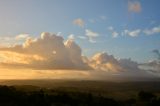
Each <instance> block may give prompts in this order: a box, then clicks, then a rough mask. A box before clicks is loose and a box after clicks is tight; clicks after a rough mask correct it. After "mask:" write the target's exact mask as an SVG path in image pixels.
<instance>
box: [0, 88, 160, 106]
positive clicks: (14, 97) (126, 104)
mask: <svg viewBox="0 0 160 106" xmlns="http://www.w3.org/2000/svg"><path fill="white" fill-rule="evenodd" d="M25 87H29V86H25ZM31 88H32V86H31ZM136 95H137V96H136V97H133V98H126V99H123V100H117V99H114V98H110V97H107V96H102V95H100V94H99V95H97V94H96V95H95V94H93V93H87V92H79V91H76V92H75V91H68V90H56V89H47V88H43V89H42V88H38V87H37V88H36V89H34V90H26V89H25V90H24V89H22V87H15V86H0V106H160V97H159V96H157V95H155V94H153V93H150V92H145V91H139V92H138V93H137V94H136ZM122 98H123V97H122Z"/></svg>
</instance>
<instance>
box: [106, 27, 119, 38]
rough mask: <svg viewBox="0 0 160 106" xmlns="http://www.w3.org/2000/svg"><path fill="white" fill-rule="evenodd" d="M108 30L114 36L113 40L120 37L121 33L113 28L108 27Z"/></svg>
mask: <svg viewBox="0 0 160 106" xmlns="http://www.w3.org/2000/svg"><path fill="white" fill-rule="evenodd" d="M108 30H109V31H110V32H111V35H112V37H113V38H117V37H118V35H119V33H118V32H117V31H115V30H114V28H113V27H112V26H110V27H108Z"/></svg>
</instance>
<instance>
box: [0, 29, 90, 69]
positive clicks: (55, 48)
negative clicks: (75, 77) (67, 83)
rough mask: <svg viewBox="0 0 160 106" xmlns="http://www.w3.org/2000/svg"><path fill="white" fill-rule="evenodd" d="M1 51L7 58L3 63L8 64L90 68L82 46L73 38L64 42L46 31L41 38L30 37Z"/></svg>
mask: <svg viewBox="0 0 160 106" xmlns="http://www.w3.org/2000/svg"><path fill="white" fill-rule="evenodd" d="M0 52H1V55H0V56H1V58H3V60H5V61H3V62H2V63H3V65H7V66H13V64H14V65H17V66H23V67H28V68H35V69H89V66H87V64H85V63H83V61H82V56H81V48H80V47H79V46H78V45H77V44H76V43H75V42H74V41H73V40H68V41H66V42H65V44H64V43H63V38H62V37H61V36H56V35H55V34H50V33H46V32H44V33H42V34H41V37H40V38H37V39H32V38H28V39H27V40H26V41H25V42H24V44H23V45H16V46H13V47H5V48H0ZM10 54H12V56H10ZM12 57H14V60H13V59H11V58H12ZM24 61H25V62H24Z"/></svg>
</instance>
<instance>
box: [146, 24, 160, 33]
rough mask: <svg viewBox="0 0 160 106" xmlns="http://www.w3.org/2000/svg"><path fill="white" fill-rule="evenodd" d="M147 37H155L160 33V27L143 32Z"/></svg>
mask: <svg viewBox="0 0 160 106" xmlns="http://www.w3.org/2000/svg"><path fill="white" fill-rule="evenodd" d="M143 32H144V33H145V34H146V35H153V34H158V33H160V26H158V27H153V28H152V29H146V30H144V31H143Z"/></svg>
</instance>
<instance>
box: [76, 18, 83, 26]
mask: <svg viewBox="0 0 160 106" xmlns="http://www.w3.org/2000/svg"><path fill="white" fill-rule="evenodd" d="M73 24H75V25H77V26H79V27H84V25H85V22H84V20H83V19H81V18H77V19H75V20H73Z"/></svg>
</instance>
